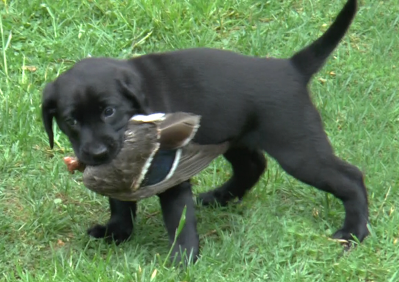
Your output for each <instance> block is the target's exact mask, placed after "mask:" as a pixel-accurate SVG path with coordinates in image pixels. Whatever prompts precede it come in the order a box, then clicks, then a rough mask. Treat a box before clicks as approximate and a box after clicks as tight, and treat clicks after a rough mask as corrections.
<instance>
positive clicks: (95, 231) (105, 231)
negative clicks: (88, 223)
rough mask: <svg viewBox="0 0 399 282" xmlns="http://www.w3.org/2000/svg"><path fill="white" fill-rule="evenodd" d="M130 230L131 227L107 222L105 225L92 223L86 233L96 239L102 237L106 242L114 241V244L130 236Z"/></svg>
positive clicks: (131, 229)
mask: <svg viewBox="0 0 399 282" xmlns="http://www.w3.org/2000/svg"><path fill="white" fill-rule="evenodd" d="M132 231H133V228H132V227H130V228H129V227H125V226H121V225H120V224H112V223H108V224H107V225H100V224H97V225H94V226H93V227H91V228H89V229H88V230H87V234H89V235H90V236H92V237H94V238H97V239H102V238H104V239H105V240H106V241H107V242H108V243H111V242H112V241H114V242H115V243H116V244H120V243H122V242H124V241H127V240H128V239H129V238H130V235H131V234H132Z"/></svg>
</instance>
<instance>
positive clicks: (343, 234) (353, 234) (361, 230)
mask: <svg viewBox="0 0 399 282" xmlns="http://www.w3.org/2000/svg"><path fill="white" fill-rule="evenodd" d="M367 235H369V230H368V228H367V225H366V224H363V225H359V226H358V227H357V228H352V229H350V230H349V229H347V228H342V229H340V230H338V231H337V232H335V233H334V235H333V236H332V238H333V239H336V240H345V241H347V243H345V245H346V246H347V248H349V247H351V245H353V244H351V241H359V242H362V241H363V240H364V238H366V237H367Z"/></svg>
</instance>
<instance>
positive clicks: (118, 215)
mask: <svg viewBox="0 0 399 282" xmlns="http://www.w3.org/2000/svg"><path fill="white" fill-rule="evenodd" d="M109 206H110V209H111V217H110V219H109V220H108V222H107V224H106V225H100V224H97V225H95V226H93V227H91V228H90V229H89V230H87V233H88V234H89V235H90V236H93V237H94V238H105V239H106V240H107V241H109V242H111V241H112V240H114V241H115V242H116V243H117V244H119V243H121V242H123V241H126V240H127V239H129V238H130V235H131V234H132V232H133V220H134V218H135V217H136V212H137V203H136V202H123V201H119V200H115V199H112V198H109Z"/></svg>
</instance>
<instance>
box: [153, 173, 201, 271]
mask: <svg viewBox="0 0 399 282" xmlns="http://www.w3.org/2000/svg"><path fill="white" fill-rule="evenodd" d="M158 196H159V199H160V202H161V208H162V214H163V219H164V222H165V226H166V230H167V231H168V235H169V240H170V242H171V243H173V241H174V239H175V234H176V231H177V228H178V226H179V222H180V218H181V216H182V213H183V210H184V207H187V208H186V222H185V225H184V227H183V230H182V231H181V233H180V234H179V236H178V237H177V240H176V243H175V245H174V247H173V250H172V254H171V260H172V261H175V262H177V263H178V262H180V261H182V256H183V255H185V258H184V262H185V263H186V264H187V263H189V262H190V260H191V262H195V261H196V260H197V258H198V255H199V238H198V233H197V220H196V218H195V205H194V201H193V195H192V191H191V184H190V182H189V181H186V182H183V183H181V184H179V185H177V186H175V187H173V188H170V189H168V190H166V191H165V192H163V193H161V194H159V195H158Z"/></svg>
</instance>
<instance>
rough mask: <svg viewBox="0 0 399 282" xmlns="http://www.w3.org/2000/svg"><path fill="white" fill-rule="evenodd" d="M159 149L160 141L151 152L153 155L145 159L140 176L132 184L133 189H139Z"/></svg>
mask: <svg viewBox="0 0 399 282" xmlns="http://www.w3.org/2000/svg"><path fill="white" fill-rule="evenodd" d="M158 149H159V143H158V144H156V147H155V149H154V150H153V151H152V152H151V155H149V156H148V159H147V160H146V161H145V163H144V165H143V167H142V168H141V171H140V176H139V177H138V179H137V181H136V182H133V183H132V185H131V186H133V187H131V188H133V191H135V190H137V189H138V188H140V185H141V182H143V179H144V177H145V175H146V174H147V171H148V169H149V167H150V165H151V162H152V159H153V158H154V156H155V154H156V153H157V152H158Z"/></svg>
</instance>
